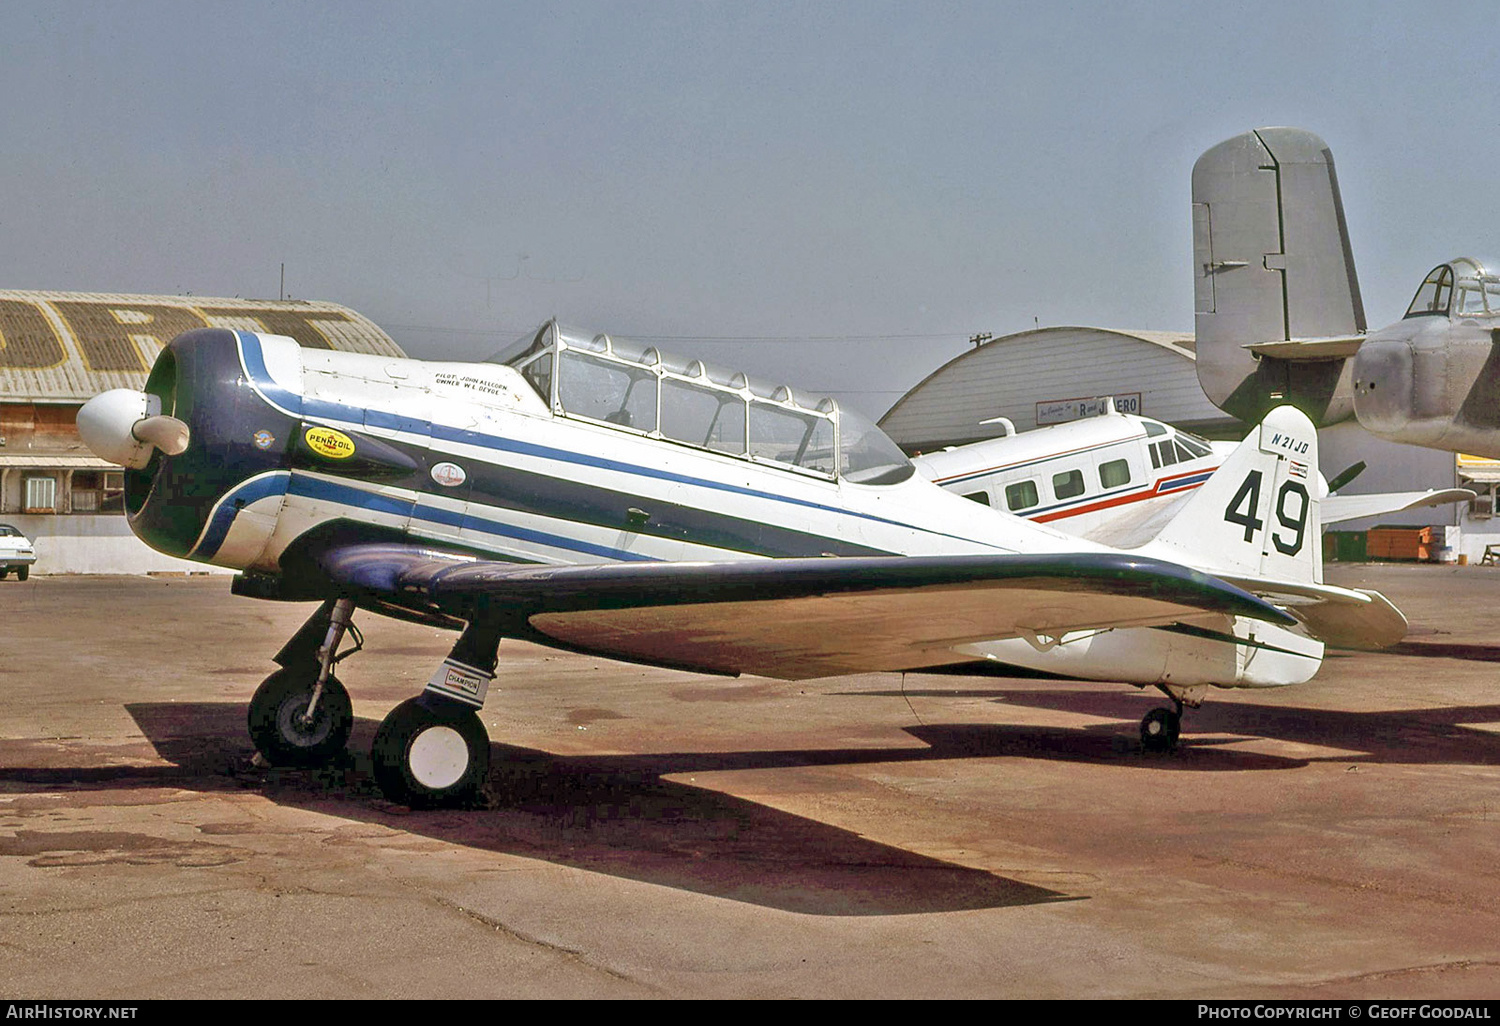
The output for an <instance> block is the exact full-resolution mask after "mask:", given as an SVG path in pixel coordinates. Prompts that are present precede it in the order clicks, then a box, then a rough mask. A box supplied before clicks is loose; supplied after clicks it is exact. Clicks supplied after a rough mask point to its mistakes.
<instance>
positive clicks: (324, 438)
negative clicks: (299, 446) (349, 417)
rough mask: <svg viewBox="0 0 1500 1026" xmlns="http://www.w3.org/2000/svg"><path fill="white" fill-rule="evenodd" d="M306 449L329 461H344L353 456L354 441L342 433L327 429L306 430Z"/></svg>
mask: <svg viewBox="0 0 1500 1026" xmlns="http://www.w3.org/2000/svg"><path fill="white" fill-rule="evenodd" d="M303 437H304V438H306V439H307V447H308V448H309V449H311V450H312V451H313V452H315V453H317V454H318V455H319V456H327V457H328V458H329V459H331V460H346V459H348V458H349V457H350V456H353V455H354V439H352V438H350V437H349V436H348V435H346V434H344V433H343V432H342V431H335V430H334V429H333V428H329V427H314V428H308V429H307V434H305V435H303Z"/></svg>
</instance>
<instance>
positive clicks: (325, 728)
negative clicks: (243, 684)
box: [249, 665, 354, 766]
mask: <svg viewBox="0 0 1500 1026" xmlns="http://www.w3.org/2000/svg"><path fill="white" fill-rule="evenodd" d="M317 682H318V667H317V666H316V665H313V666H299V667H295V668H286V669H281V670H277V671H276V672H275V673H273V674H271V675H270V676H269V677H267V678H266V679H265V680H264V681H262V682H261V685H260V687H259V688H257V689H256V691H255V697H253V698H251V699H250V716H249V720H250V739H251V740H252V741H254V742H255V747H256V748H257V749H259V750H260V754H261V755H264V756H265V757H266V758H267V759H268V760H270V762H271V764H272V765H273V766H322V765H325V764H327V763H328V762H329V761H330V760H332V759H333V758H334V756H336V755H338V753H339V752H342V751H343V750H344V747H345V746H346V745H348V743H349V731H351V730H352V729H353V728H354V707H353V705H351V704H350V702H349V692H348V691H346V690H345V689H344V685H342V684H340V683H339V681H338V678H336V677H334V676H333V675H332V674H330V675H329V677H328V680H327V681H326V682H325V683H324V684H323V694H322V695H321V696H320V697H319V698H318V707H317V709H315V710H314V711H313V722H312V723H311V724H308V725H304V724H303V723H302V722H301V714H302V713H303V711H305V710H306V709H307V703H308V701H309V700H310V699H311V698H312V691H313V685H315V684H316V683H317Z"/></svg>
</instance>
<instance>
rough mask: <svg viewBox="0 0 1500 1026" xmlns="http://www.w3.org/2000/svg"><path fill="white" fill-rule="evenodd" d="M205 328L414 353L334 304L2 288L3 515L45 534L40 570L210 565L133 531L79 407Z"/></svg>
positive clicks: (139, 375) (136, 378) (129, 381)
mask: <svg viewBox="0 0 1500 1026" xmlns="http://www.w3.org/2000/svg"><path fill="white" fill-rule="evenodd" d="M205 327H220V328H238V329H241V330H245V331H261V332H269V333H271V334H277V335H289V336H291V337H292V338H295V339H296V340H297V341H298V342H300V343H301V344H302V345H304V346H309V347H312V348H317V349H342V350H347V351H350V352H358V353H374V354H378V355H385V356H397V357H399V356H404V355H405V354H404V353H403V352H402V351H401V347H400V346H398V345H397V344H396V343H395V341H394V340H393V339H392V338H391V337H390V336H389V335H387V334H386V333H385V332H384V331H382V330H381V329H380V328H379V327H377V326H376V325H375V323H374V322H373V321H371V320H370V319H369V318H367V317H364V316H363V315H361V314H359V313H356V312H355V311H353V310H351V309H349V308H348V307H344V306H339V305H338V304H336V303H323V302H307V301H302V300H247V299H210V298H204V297H198V296H143V295H118V294H110V293H84V292H32V291H0V520H3V521H4V522H5V523H9V524H13V525H15V526H16V527H18V528H20V529H21V531H22V532H24V533H25V534H26V535H27V536H29V537H30V538H32V539H33V540H34V541H35V542H36V548H37V564H36V572H38V573H147V572H152V571H163V570H168V571H170V570H187V569H189V568H191V569H192V570H193V571H195V572H201V571H202V570H203V569H204V568H203V566H202V565H201V564H197V563H187V562H184V561H181V560H176V559H173V558H171V557H169V556H163V555H160V554H159V553H156V552H154V551H153V550H151V549H150V548H148V547H147V546H146V545H145V544H144V543H142V542H140V541H139V540H137V539H136V537H135V536H134V535H133V534H131V533H130V529H129V527H128V526H127V525H126V523H125V517H124V510H123V490H124V476H123V473H122V472H121V471H120V468H118V467H116V466H114V465H113V464H110V463H106V462H104V461H103V460H101V459H99V458H98V457H96V456H94V455H93V454H92V453H90V452H89V451H88V450H87V449H86V448H85V447H84V445H83V443H82V441H81V440H80V439H79V437H78V429H77V427H76V426H75V425H74V418H75V417H76V415H77V413H78V408H79V407H80V406H82V405H83V403H84V402H85V401H87V400H88V399H90V398H92V397H93V396H95V395H97V394H99V393H100V392H103V391H107V390H108V389H111V388H134V389H140V388H143V387H144V386H145V383H146V374H147V372H148V371H149V370H150V367H151V364H152V362H153V361H154V360H155V359H156V354H157V353H158V352H160V351H161V348H162V347H163V346H164V345H165V344H166V343H167V342H170V341H171V340H172V339H173V338H175V337H176V336H177V335H179V334H181V333H182V332H184V331H188V330H191V329H193V328H205Z"/></svg>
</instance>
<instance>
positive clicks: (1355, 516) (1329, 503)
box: [1322, 488, 1475, 525]
mask: <svg viewBox="0 0 1500 1026" xmlns="http://www.w3.org/2000/svg"><path fill="white" fill-rule="evenodd" d="M1474 497H1475V493H1474V492H1471V491H1469V489H1467V488H1435V489H1430V490H1428V491H1425V492H1376V493H1373V494H1370V495H1327V496H1324V498H1323V502H1322V513H1323V523H1324V524H1325V525H1327V524H1337V523H1340V522H1342V521H1345V520H1359V519H1360V518H1362V517H1376V516H1383V515H1385V514H1387V513H1400V512H1403V511H1405V510H1409V509H1422V508H1423V507H1426V506H1446V505H1448V504H1449V503H1451V502H1470V501H1472V500H1473V499H1474Z"/></svg>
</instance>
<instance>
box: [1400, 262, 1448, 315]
mask: <svg viewBox="0 0 1500 1026" xmlns="http://www.w3.org/2000/svg"><path fill="white" fill-rule="evenodd" d="M1452 298H1453V268H1451V267H1449V266H1448V265H1447V264H1439V265H1438V266H1437V267H1434V268H1433V269H1432V273H1431V274H1429V275H1428V276H1427V278H1426V280H1425V281H1423V282H1422V287H1421V288H1419V289H1417V294H1416V297H1415V298H1414V299H1412V301H1411V306H1409V307H1407V308H1406V316H1407V317H1424V316H1426V315H1428V314H1442V315H1444V316H1447V313H1448V303H1449V301H1450V300H1451V299H1452Z"/></svg>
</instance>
